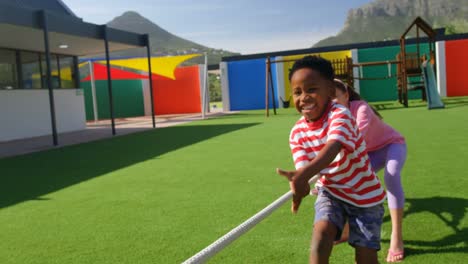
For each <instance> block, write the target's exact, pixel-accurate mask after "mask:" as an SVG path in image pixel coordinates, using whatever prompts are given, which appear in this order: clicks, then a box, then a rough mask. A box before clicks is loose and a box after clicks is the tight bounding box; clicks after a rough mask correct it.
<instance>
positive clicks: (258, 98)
mask: <svg viewBox="0 0 468 264" xmlns="http://www.w3.org/2000/svg"><path fill="white" fill-rule="evenodd" d="M272 60H274V58H272ZM265 61H266V59H265V58H262V59H253V60H241V61H231V62H228V76H229V77H228V78H229V80H228V82H229V102H230V110H232V111H237V110H253V109H264V108H265V86H266V63H265ZM271 70H272V77H273V82H275V80H276V65H275V64H273V65H272V69H271ZM270 89H271V88H270ZM270 91H271V90H270ZM274 91H275V101H274V102H275V104H276V106H277V107H278V99H277V94H278V85H277V84H276V82H275V85H274ZM269 107H270V108H272V107H273V101H272V97H271V93H270V103H269Z"/></svg>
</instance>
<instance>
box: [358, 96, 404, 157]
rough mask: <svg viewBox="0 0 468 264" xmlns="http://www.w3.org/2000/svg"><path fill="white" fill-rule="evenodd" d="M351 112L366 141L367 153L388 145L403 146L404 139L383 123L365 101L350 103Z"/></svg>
mask: <svg viewBox="0 0 468 264" xmlns="http://www.w3.org/2000/svg"><path fill="white" fill-rule="evenodd" d="M349 110H350V111H351V113H352V115H353V116H354V118H356V123H357V125H358V127H359V131H360V132H361V134H362V136H364V140H365V141H366V149H367V151H368V152H370V151H375V150H378V149H381V148H383V147H385V146H386V145H388V144H392V143H396V144H405V138H404V137H403V136H402V135H401V134H400V133H398V132H397V131H396V130H395V129H393V128H392V127H391V126H389V125H387V124H386V123H384V122H383V121H382V120H381V119H380V118H379V117H378V116H377V115H376V114H375V113H374V111H372V108H371V107H370V106H369V105H368V104H367V102H365V101H350V102H349Z"/></svg>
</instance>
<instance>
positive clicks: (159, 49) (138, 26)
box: [107, 11, 238, 64]
mask: <svg viewBox="0 0 468 264" xmlns="http://www.w3.org/2000/svg"><path fill="white" fill-rule="evenodd" d="M107 26H109V27H112V28H115V29H121V30H126V31H131V32H135V33H140V34H146V33H148V34H149V36H150V41H151V53H152V55H153V56H166V55H183V54H192V53H203V52H207V54H208V64H218V63H219V62H220V61H221V57H223V56H234V55H238V53H232V52H229V51H225V50H222V49H212V48H209V47H206V46H203V45H200V44H197V43H195V42H193V41H190V40H186V39H183V38H181V37H178V36H176V35H173V34H171V33H170V32H168V31H166V30H164V29H163V28H161V27H159V26H158V25H156V24H155V23H153V22H152V21H150V20H149V19H147V18H145V17H143V16H141V15H140V14H138V13H137V12H134V11H127V12H125V13H123V14H122V15H121V16H118V17H116V18H114V19H113V20H111V21H110V22H108V23H107ZM112 56H146V50H144V49H132V50H126V51H119V52H113V53H112ZM190 62H191V63H192V64H194V63H203V62H204V58H202V57H199V58H195V59H192V60H190ZM189 64H190V63H189Z"/></svg>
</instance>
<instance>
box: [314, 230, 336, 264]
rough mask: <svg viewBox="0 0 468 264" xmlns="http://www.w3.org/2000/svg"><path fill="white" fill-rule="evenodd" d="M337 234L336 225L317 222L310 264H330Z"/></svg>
mask: <svg viewBox="0 0 468 264" xmlns="http://www.w3.org/2000/svg"><path fill="white" fill-rule="evenodd" d="M337 233H338V229H337V227H336V225H335V224H333V223H331V222H329V221H318V222H315V224H314V232H313V234H312V243H311V246H310V263H314V264H315V263H328V260H329V258H330V254H331V251H332V249H333V241H334V240H335V238H336V235H337Z"/></svg>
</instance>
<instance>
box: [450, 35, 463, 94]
mask: <svg viewBox="0 0 468 264" xmlns="http://www.w3.org/2000/svg"><path fill="white" fill-rule="evenodd" d="M445 62H446V66H445V67H446V74H447V96H465V95H468V81H467V79H466V76H467V75H468V40H466V39H463V40H451V41H446V42H445Z"/></svg>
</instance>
